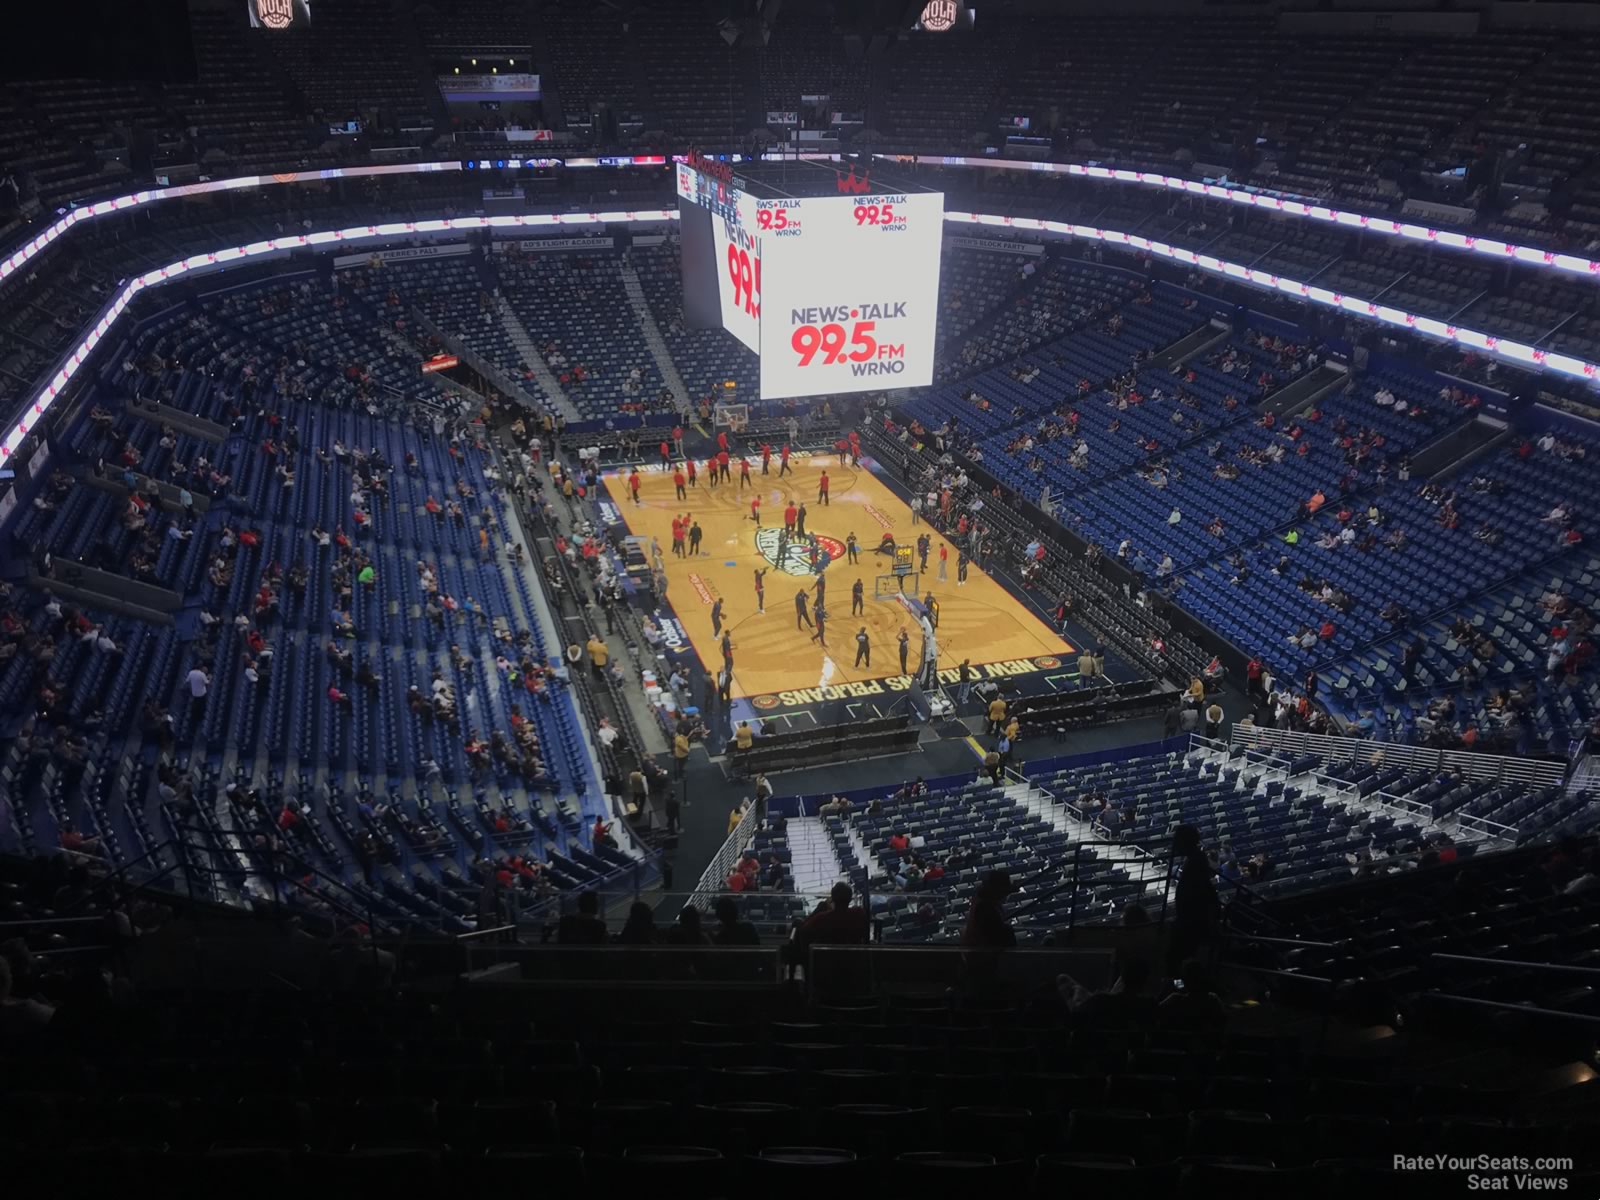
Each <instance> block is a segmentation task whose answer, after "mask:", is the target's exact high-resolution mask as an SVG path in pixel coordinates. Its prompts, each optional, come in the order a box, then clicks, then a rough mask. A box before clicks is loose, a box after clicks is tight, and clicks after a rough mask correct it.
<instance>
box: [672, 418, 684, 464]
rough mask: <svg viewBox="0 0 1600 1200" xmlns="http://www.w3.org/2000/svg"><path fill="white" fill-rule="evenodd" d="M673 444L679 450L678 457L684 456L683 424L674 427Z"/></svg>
mask: <svg viewBox="0 0 1600 1200" xmlns="http://www.w3.org/2000/svg"><path fill="white" fill-rule="evenodd" d="M672 444H673V446H674V447H675V448H676V449H677V451H678V457H679V458H682V457H683V426H682V425H674V426H673V427H672Z"/></svg>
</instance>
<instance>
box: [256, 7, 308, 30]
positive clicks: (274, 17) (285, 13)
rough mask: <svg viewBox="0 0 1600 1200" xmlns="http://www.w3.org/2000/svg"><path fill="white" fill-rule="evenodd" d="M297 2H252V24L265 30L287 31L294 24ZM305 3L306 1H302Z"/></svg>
mask: <svg viewBox="0 0 1600 1200" xmlns="http://www.w3.org/2000/svg"><path fill="white" fill-rule="evenodd" d="M295 2H296V0H250V23H251V24H252V25H256V26H259V27H261V28H264V29H287V28H289V26H291V25H293V24H294V6H295ZM301 3H304V0H301Z"/></svg>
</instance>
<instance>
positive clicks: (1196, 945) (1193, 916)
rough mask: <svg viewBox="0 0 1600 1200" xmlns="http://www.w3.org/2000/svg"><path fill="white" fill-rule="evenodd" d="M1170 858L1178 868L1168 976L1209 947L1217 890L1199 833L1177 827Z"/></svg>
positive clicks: (1169, 940) (1192, 828)
mask: <svg viewBox="0 0 1600 1200" xmlns="http://www.w3.org/2000/svg"><path fill="white" fill-rule="evenodd" d="M1172 857H1173V859H1174V860H1175V862H1176V863H1177V864H1178V865H1179V866H1181V868H1182V871H1183V873H1182V874H1181V875H1180V876H1179V877H1178V887H1177V894H1176V899H1175V900H1174V902H1173V920H1172V932H1171V934H1170V936H1169V938H1168V942H1167V960H1168V963H1169V964H1170V969H1171V973H1172V974H1173V975H1176V974H1177V970H1176V968H1177V967H1178V965H1179V964H1181V963H1183V962H1186V961H1187V960H1188V959H1189V958H1191V957H1192V956H1193V955H1194V952H1195V951H1196V950H1198V949H1200V948H1202V947H1205V946H1208V945H1210V944H1211V935H1212V930H1213V927H1214V926H1215V924H1216V920H1217V912H1218V906H1217V888H1216V884H1215V883H1214V882H1212V870H1211V860H1210V859H1209V858H1207V857H1206V853H1205V851H1204V850H1202V849H1201V848H1200V831H1199V830H1198V829H1196V828H1195V827H1194V826H1193V825H1179V826H1178V828H1177V830H1176V831H1175V832H1174V833H1173V835H1172Z"/></svg>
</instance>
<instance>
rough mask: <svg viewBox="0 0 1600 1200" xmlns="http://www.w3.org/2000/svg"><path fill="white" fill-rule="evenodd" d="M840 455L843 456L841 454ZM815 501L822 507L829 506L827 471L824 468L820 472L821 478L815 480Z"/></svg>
mask: <svg viewBox="0 0 1600 1200" xmlns="http://www.w3.org/2000/svg"><path fill="white" fill-rule="evenodd" d="M841 457H843V456H842V455H841ZM817 503H818V504H820V505H822V506H823V507H824V508H827V507H829V502H828V472H827V471H826V470H824V471H823V472H822V478H821V479H819V480H817Z"/></svg>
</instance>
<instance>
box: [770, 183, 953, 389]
mask: <svg viewBox="0 0 1600 1200" xmlns="http://www.w3.org/2000/svg"><path fill="white" fill-rule="evenodd" d="M755 223H756V227H757V229H758V230H759V231H760V234H761V257H762V268H763V271H762V275H763V285H762V293H761V348H760V354H761V394H762V396H763V397H766V398H768V399H782V398H785V397H793V396H818V395H827V394H831V393H841V392H870V391H883V390H887V389H891V388H906V387H926V386H927V385H929V384H931V383H932V382H933V349H934V345H933V344H934V335H935V332H936V329H937V323H938V298H939V255H940V249H941V246H942V238H943V230H944V196H943V195H942V194H939V193H929V192H924V193H910V194H906V193H881V194H873V195H859V196H825V197H816V198H803V199H792V200H758V201H756V212H755Z"/></svg>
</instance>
